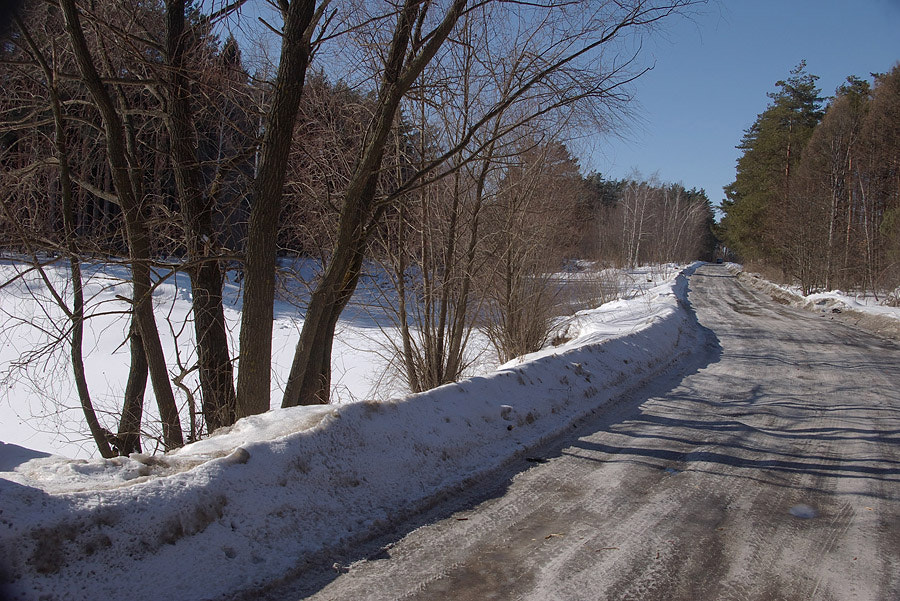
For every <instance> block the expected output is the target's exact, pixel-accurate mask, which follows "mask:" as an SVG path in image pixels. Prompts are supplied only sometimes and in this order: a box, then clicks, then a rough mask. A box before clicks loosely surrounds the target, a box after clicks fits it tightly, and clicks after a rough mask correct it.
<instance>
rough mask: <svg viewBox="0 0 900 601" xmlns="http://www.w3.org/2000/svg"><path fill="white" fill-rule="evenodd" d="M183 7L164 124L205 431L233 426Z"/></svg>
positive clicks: (172, 41) (174, 24)
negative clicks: (178, 211) (190, 303)
mask: <svg viewBox="0 0 900 601" xmlns="http://www.w3.org/2000/svg"><path fill="white" fill-rule="evenodd" d="M184 11H185V1H184V0H167V2H166V24H167V31H166V55H167V59H168V66H169V73H168V74H169V80H168V82H167V83H168V87H167V91H168V105H169V106H168V111H167V112H166V124H167V126H168V129H169V136H170V138H171V153H172V167H173V169H174V172H175V184H176V187H177V189H178V196H179V199H180V201H181V211H182V216H183V221H184V230H185V232H184V234H185V243H186V246H187V251H188V260H189V262H190V263H191V267H190V270H189V273H190V277H191V290H192V292H193V312H194V332H195V336H196V340H197V356H198V363H199V366H200V389H201V391H202V403H203V414H204V416H205V417H206V428H207V430H208V431H209V432H213V431H214V430H216V429H217V428H220V427H222V426H227V425H230V424H232V423H234V416H235V392H234V375H233V373H232V368H231V357H230V356H229V353H228V334H227V331H226V329H225V314H224V311H223V309H222V273H221V271H220V270H219V262H218V261H217V260H215V258H213V257H211V256H210V255H211V250H212V247H213V245H214V240H215V232H214V231H213V227H212V199H211V198H209V197H206V198H204V194H203V193H202V192H201V190H200V181H201V176H200V163H199V158H198V156H197V152H198V149H197V142H196V134H195V131H194V126H193V123H194V119H193V109H192V106H191V101H190V90H189V86H188V81H187V76H186V74H185V53H186V48H185V44H186V41H187V38H188V36H187V35H186V32H185V18H184Z"/></svg>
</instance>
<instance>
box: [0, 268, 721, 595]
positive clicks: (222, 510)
mask: <svg viewBox="0 0 900 601" xmlns="http://www.w3.org/2000/svg"><path fill="white" fill-rule="evenodd" d="M692 268H693V267H691V268H688V270H690V269H692ZM103 271H104V270H102V269H99V268H98V270H97V273H98V274H99V273H101V272H103ZM657 274H658V272H657ZM644 275H649V272H647V273H646V274H641V275H640V276H639V278H638V279H643V276H644ZM666 275H667V276H668V277H667V278H665V281H661V282H660V281H655V280H654V278H653V277H652V275H650V277H648V278H647V279H650V280H654V281H650V282H646V280H643V281H644V287H643V289H642V291H641V293H640V294H638V295H637V296H634V297H633V298H630V299H628V300H618V301H615V302H609V303H606V304H603V305H602V306H600V307H599V308H596V309H591V310H587V311H582V312H579V313H578V314H576V315H575V316H574V317H573V318H571V319H570V320H567V322H566V328H565V332H566V338H567V339H568V342H566V343H564V344H562V345H560V346H557V347H551V348H547V349H544V350H542V351H539V352H537V353H534V354H532V355H528V356H526V357H522V358H519V359H517V360H515V361H512V362H510V363H508V364H506V365H503V366H500V367H499V368H498V369H496V370H493V371H489V370H488V369H487V368H485V367H484V365H485V363H484V362H482V368H481V369H482V372H483V373H481V375H476V376H475V377H472V378H469V379H467V380H464V381H461V382H459V383H456V384H448V385H445V386H442V387H440V388H437V389H435V390H432V391H429V392H426V393H422V394H417V395H407V396H399V397H394V398H391V399H388V400H354V401H352V402H345V403H341V404H336V405H327V406H315V407H296V408H291V409H273V410H271V411H269V412H267V413H265V414H262V415H258V416H253V417H249V418H245V419H242V420H240V421H239V422H237V423H236V424H235V425H234V426H232V427H230V428H228V429H223V430H220V431H217V432H216V433H215V434H214V435H212V436H210V437H208V438H205V439H202V440H200V441H197V442H194V443H192V444H189V445H187V446H185V447H183V448H181V449H178V450H176V451H173V452H170V453H167V454H165V455H151V454H133V455H131V456H129V457H123V458H115V459H109V460H103V459H82V458H66V457H63V456H60V455H58V454H57V455H54V454H51V453H49V452H47V451H46V449H40V448H39V449H36V450H33V449H32V448H28V447H29V446H32V447H33V446H34V445H28V444H24V443H23V442H14V441H11V439H9V438H7V436H8V433H9V431H10V428H9V427H8V426H7V425H6V417H5V415H4V419H3V421H4V428H3V432H2V436H3V440H4V441H5V442H4V443H3V444H2V446H0V549H2V559H0V561H2V565H0V582H2V583H5V584H4V586H5V588H4V589H2V592H3V594H4V595H5V597H4V598H12V599H32V598H34V599H40V598H48V599H50V598H65V599H100V598H107V597H113V596H115V597H118V596H121V594H122V591H123V590H127V591H128V593H127V594H128V597H129V598H131V599H135V600H142V599H160V598H184V599H189V598H190V599H207V598H216V597H219V596H222V595H226V594H228V593H232V592H234V591H238V590H245V589H252V588H254V587H257V586H262V585H264V584H265V583H267V582H271V581H273V580H276V579H278V578H279V577H280V576H283V575H284V574H286V573H290V572H291V571H292V570H297V569H299V568H301V567H302V566H303V565H304V563H305V562H306V561H308V560H310V559H311V558H314V557H317V558H321V557H322V556H323V554H328V553H329V552H335V551H340V550H342V549H346V548H348V547H350V546H352V545H353V544H354V543H356V542H358V541H360V540H362V539H364V538H366V537H367V536H371V535H372V534H373V533H376V532H378V531H380V530H382V529H384V528H386V527H388V526H390V524H392V523H396V522H397V521H398V520H401V519H403V518H404V517H405V516H409V515H410V514H412V513H413V512H415V511H417V510H420V509H422V508H423V507H426V506H428V505H429V504H430V503H434V502H435V501H437V500H439V499H440V498H442V497H444V496H446V495H448V494H453V492H454V491H456V490H459V489H460V488H462V487H465V486H467V485H468V484H470V483H472V482H473V481H475V480H477V479H479V478H483V477H485V476H487V475H488V474H490V473H491V472H493V471H494V470H496V469H497V468H498V467H499V466H501V465H503V464H504V463H505V462H508V461H510V460H513V459H514V458H516V457H519V456H521V455H522V454H523V453H526V452H527V451H528V449H531V448H533V447H535V446H536V445H538V444H540V443H541V442H542V441H545V440H547V439H549V438H551V437H553V436H555V435H558V434H559V433H561V432H562V431H564V430H566V429H567V428H569V427H570V426H571V424H572V423H573V422H574V421H576V420H578V419H579V418H581V417H583V416H585V415H587V414H589V413H591V412H592V411H594V410H596V409H597V408H598V407H600V406H602V405H604V404H606V403H608V402H610V401H612V400H614V399H616V398H618V397H620V396H622V395H623V394H625V393H626V392H627V391H629V390H631V389H633V388H635V387H636V386H639V385H640V384H642V383H643V382H645V381H647V380H648V379H650V378H653V377H654V376H655V375H657V374H659V373H660V372H662V371H663V370H665V369H667V368H669V367H670V366H672V365H673V364H675V363H677V362H679V361H681V360H683V359H684V358H686V357H687V356H688V355H689V354H690V353H692V352H693V351H694V350H695V349H696V348H697V346H698V345H700V344H703V342H704V338H703V334H702V330H701V328H700V327H699V326H698V324H697V322H696V320H695V318H694V317H693V314H692V312H691V311H690V310H689V305H688V303H687V296H686V295H687V280H686V278H685V274H684V273H683V272H682V273H679V270H677V269H676V270H671V271H670V272H669V273H668V274H666ZM97 277H98V278H100V275H97ZM104 277H109V276H108V274H107V276H104ZM110 286H111V284H110V281H109V280H104V284H103V286H101V287H102V288H103V289H104V292H102V294H106V290H108V289H109V287H110ZM171 286H172V289H171V290H168V291H166V290H165V289H163V288H162V287H161V288H160V290H158V292H157V299H158V300H160V303H159V307H160V309H161V310H167V311H173V312H177V311H183V310H184V307H185V306H186V303H187V300H188V298H187V297H185V296H184V289H183V288H181V287H180V286H178V285H177V282H175V283H172V284H171ZM651 286H652V287H651ZM112 287H113V288H114V287H115V286H114V285H113V286H112ZM10 295H11V294H10ZM167 295H168V296H167ZM5 296H8V295H7V294H6V291H4V293H3V295H0V301H2V303H3V305H2V307H3V311H5V312H6V315H7V316H8V317H9V316H10V315H11V314H13V312H12V310H11V309H10V308H9V305H8V304H7V300H6V299H4V297H5ZM16 298H19V299H21V298H22V297H21V296H19V297H16ZM173 299H174V300H173ZM178 299H181V300H178ZM10 302H12V301H10ZM16 302H21V301H16ZM110 302H112V301H110ZM19 308H21V305H20V306H19ZM238 309H239V307H236V308H232V309H230V311H234V313H233V314H230V315H229V320H234V319H235V315H236V312H237V310H238ZM107 310H108V309H107ZM278 315H279V316H278V320H277V321H276V324H275V331H276V333H277V332H279V330H280V329H285V330H290V333H291V334H293V337H292V336H290V335H288V334H287V333H285V335H284V341H283V342H279V343H277V344H276V345H275V348H276V352H277V349H282V352H285V356H286V358H285V357H281V359H280V361H281V363H279V360H276V364H277V365H283V363H285V362H286V363H288V364H289V361H290V351H291V350H292V346H291V343H290V342H289V341H290V340H295V339H296V327H297V320H296V318H295V317H294V316H293V315H290V314H289V312H288V311H287V310H286V309H285V310H283V311H281V312H278ZM37 317H38V316H34V319H37ZM102 319H105V318H104V317H98V318H96V320H94V321H95V323H96V324H98V325H95V326H94V327H95V330H94V332H95V333H99V335H98V337H97V338H96V339H92V340H93V342H91V344H92V345H94V346H92V355H91V356H92V357H93V356H94V354H96V355H98V357H97V358H96V360H97V363H96V364H94V366H93V367H91V368H90V371H89V375H90V377H92V378H97V377H98V372H97V371H96V370H102V369H105V370H108V371H107V377H108V378H109V380H110V381H117V380H116V378H118V377H120V376H121V374H120V373H119V372H118V371H115V370H116V369H118V368H114V367H113V366H112V361H111V359H110V357H109V356H106V353H111V355H115V353H125V351H124V350H121V349H118V348H116V346H115V345H116V340H118V344H119V345H120V344H121V341H122V340H123V339H124V330H123V329H121V327H122V326H123V324H122V323H120V322H118V321H115V320H117V319H121V316H115V315H113V316H111V317H110V319H112V320H113V321H112V322H110V323H106V324H104V325H102V326H100V325H99V324H100V323H101V320H102ZM362 321H364V320H357V321H355V322H354V321H352V320H351V321H349V322H347V323H345V324H344V326H345V327H344V328H343V329H342V331H341V334H342V336H344V337H345V339H346V338H348V337H349V338H351V339H353V338H354V336H355V335H356V334H355V332H357V331H358V330H360V329H363V330H364V329H365V327H364V326H365V325H367V324H361V322H362ZM286 324H287V325H286ZM368 325H371V324H368ZM370 329H375V328H370ZM375 330H376V331H377V329H375ZM23 331H25V330H23ZM104 334H108V335H109V336H110V338H111V341H110V342H104V341H103V340H102V338H103V335H104ZM348 334H349V336H348ZM182 335H183V334H182ZM365 337H366V339H367V340H371V339H372V338H373V337H374V336H373V335H372V332H371V331H370V332H368V333H366V334H365ZM355 340H356V343H357V344H358V342H359V340H360V338H357V339H355ZM15 342H16V341H14V340H6V341H4V349H3V351H4V352H7V349H8V346H9V345H10V344H13V343H15ZM169 344H170V345H171V344H174V343H172V342H171V341H169ZM351 346H352V345H348V346H347V347H344V348H346V349H347V351H346V352H347V353H348V354H349V353H350V352H351V350H353V351H354V352H356V353H359V354H358V355H352V358H348V357H345V358H344V362H343V363H344V364H347V365H349V366H350V367H355V368H357V369H362V370H363V371H366V370H369V372H370V373H371V371H372V369H373V368H372V367H371V364H372V361H371V359H368V360H366V359H364V358H363V357H364V355H363V352H364V351H362V350H360V348H359V347H357V348H356V349H351V348H350V347H351ZM168 349H169V350H171V349H172V346H169V347H168ZM284 349H287V350H286V351H284ZM336 349H337V353H339V354H340V353H341V352H342V351H341V350H339V347H336ZM370 349H371V347H370ZM368 353H369V355H373V354H374V355H377V353H373V352H372V350H369V351H368ZM6 360H8V359H7V357H6V356H4V361H6ZM356 362H358V363H359V364H358V365H356V364H355V363H356ZM338 364H339V369H340V365H341V362H338ZM277 369H278V367H276V371H277ZM380 369H382V368H380V367H377V368H374V370H375V371H376V372H377V371H378V370H380ZM58 373H60V374H61V373H62V372H61V371H58ZM368 378H369V382H371V381H372V378H371V376H368ZM361 379H363V380H365V379H366V377H363V378H361ZM375 379H377V378H375ZM276 386H277V382H276ZM148 396H149V395H148ZM7 397H9V395H7ZM359 398H367V396H366V395H365V394H364V393H363V394H361V395H360V397H359ZM9 402H10V399H9V398H7V399H6V400H5V401H4V403H9ZM148 404H150V402H149V401H148ZM4 406H5V405H4ZM5 411H6V409H4V412H5Z"/></svg>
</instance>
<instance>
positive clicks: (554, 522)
mask: <svg viewBox="0 0 900 601" xmlns="http://www.w3.org/2000/svg"><path fill="white" fill-rule="evenodd" d="M690 289H691V293H690V296H689V298H690V302H691V303H692V305H693V308H694V309H695V310H696V312H697V315H698V317H699V320H700V322H701V324H703V325H704V326H705V327H706V328H708V329H709V332H708V334H709V337H710V342H711V345H710V347H709V349H710V350H709V352H708V353H706V354H704V353H700V355H701V358H700V360H699V362H698V363H697V364H696V365H695V366H694V367H695V371H693V372H692V373H689V374H687V375H685V374H683V373H682V374H672V375H670V376H669V377H668V379H666V378H663V379H662V380H659V381H657V382H655V383H654V384H652V385H651V386H650V387H649V388H645V389H644V390H643V391H642V392H641V393H640V396H639V397H638V398H631V399H622V400H621V402H619V403H618V404H617V405H616V406H615V407H612V408H610V409H608V410H606V412H605V414H604V415H602V416H599V417H596V418H593V420H592V421H590V422H586V423H583V424H581V425H580V426H579V428H578V429H577V430H575V431H574V433H573V434H572V436H571V437H569V438H567V439H565V440H561V441H558V442H557V443H556V444H555V445H553V446H549V447H545V448H544V449H542V450H541V451H540V452H538V453H536V455H535V456H529V457H528V458H527V460H526V459H523V460H522V461H521V462H520V463H519V465H518V466H514V469H513V470H512V471H510V472H509V473H506V474H505V475H503V474H501V477H500V478H498V479H497V480H496V481H494V482H492V483H487V484H485V485H484V486H483V487H482V488H481V489H479V490H473V491H471V492H470V494H469V495H467V496H466V498H457V499H454V500H452V501H451V502H449V503H447V504H445V505H442V506H440V507H437V508H435V509H434V510H433V511H431V512H430V514H428V515H424V516H419V517H418V518H417V519H416V520H414V521H413V522H410V523H407V524H406V526H405V527H404V529H403V530H402V531H400V532H396V533H394V534H393V535H390V536H387V537H385V538H383V539H380V540H377V541H373V542H372V543H371V544H370V545H369V546H368V547H367V548H361V549H357V550H356V553H354V554H353V555H352V556H348V557H347V558H346V561H345V562H344V563H338V564H335V565H334V566H330V565H329V566H318V567H311V568H310V569H308V570H306V571H304V572H301V573H299V574H297V575H296V577H294V578H293V579H292V580H291V581H290V582H287V583H285V584H282V585H281V586H280V587H278V588H275V589H272V590H270V591H269V592H268V597H265V598H268V599H278V600H283V599H300V598H307V597H309V598H311V599H318V600H324V599H335V600H337V599H366V600H379V599H385V600H387V599H404V600H413V599H416V600H435V599H454V600H456V601H468V600H470V601H486V600H490V599H503V600H510V599H527V600H534V601H546V600H551V599H552V600H567V599H571V600H579V601H583V600H585V599H609V600H619V599H636V600H637V599H640V600H644V601H648V600H652V599H666V600H677V599H684V600H689V599H690V600H694V599H704V600H711V599H742V600H755V599H758V600H767V601H769V600H777V599H790V600H798V599H820V600H829V599H834V600H838V599H841V600H846V599H854V600H857V601H861V600H866V599H872V600H884V599H900V351H898V348H897V346H896V345H894V344H892V343H889V342H883V341H881V340H877V339H873V338H871V337H870V336H868V335H866V334H863V333H861V332H859V331H857V330H854V329H851V328H849V327H846V326H843V325H841V324H838V323H836V322H834V321H831V320H830V319H829V317H828V316H813V315H810V314H809V313H806V312H802V311H799V310H794V309H790V308H787V307H783V306H781V305H778V304H775V303H773V302H772V301H770V300H768V298H764V297H762V296H760V295H759V294H757V293H752V292H748V291H747V290H745V289H744V288H742V287H741V286H740V285H739V284H738V283H737V281H736V280H735V278H734V277H732V276H731V274H729V272H728V271H727V270H726V269H725V268H724V267H723V266H716V265H708V266H704V267H702V268H700V269H699V270H698V271H697V272H696V273H695V274H694V275H693V276H692V277H691V279H690ZM515 469H518V470H519V473H518V474H514V473H513V472H514V471H515ZM254 597H256V595H254Z"/></svg>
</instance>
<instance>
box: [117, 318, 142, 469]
mask: <svg viewBox="0 0 900 601" xmlns="http://www.w3.org/2000/svg"><path fill="white" fill-rule="evenodd" d="M129 346H130V347H131V368H130V369H129V370H128V381H127V382H126V383H125V400H124V403H123V405H122V415H121V416H120V418H119V431H118V433H117V434H116V439H117V443H118V451H119V454H120V455H130V454H131V453H140V452H141V419H142V416H143V413H144V392H145V391H146V389H147V375H148V373H149V370H148V367H147V355H146V353H145V352H144V342H143V341H142V340H141V334H140V332H139V331H138V327H137V324H136V323H132V326H131V332H130V333H129Z"/></svg>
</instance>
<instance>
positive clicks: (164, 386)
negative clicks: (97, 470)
mask: <svg viewBox="0 0 900 601" xmlns="http://www.w3.org/2000/svg"><path fill="white" fill-rule="evenodd" d="M60 7H61V8H62V11H63V17H64V19H65V24H66V31H67V33H68V34H69V38H70V40H71V42H72V49H73V51H74V54H75V60H76V63H77V64H78V69H79V71H80V73H81V76H82V78H83V79H84V83H85V85H86V87H87V89H88V91H89V92H90V94H91V97H92V98H93V99H94V102H95V103H96V104H97V108H98V110H99V111H100V115H101V117H102V120H103V128H104V133H105V135H106V144H107V150H108V153H107V154H108V160H109V165H110V170H111V172H112V179H113V186H114V188H115V190H116V194H117V196H118V198H119V202H120V204H121V207H122V212H123V216H124V220H125V232H126V236H127V238H128V246H129V251H130V255H131V271H132V285H133V289H134V298H133V299H132V303H133V308H132V311H133V312H134V319H135V321H136V322H137V325H138V330H139V332H140V334H141V340H142V342H143V345H144V352H145V353H146V356H147V364H148V366H149V371H150V381H151V383H152V384H153V391H154V393H155V395H156V400H157V403H158V406H159V414H160V419H161V421H162V429H163V444H164V445H165V448H166V449H167V450H168V449H173V448H177V447H180V446H182V445H183V444H184V437H183V434H182V431H181V420H180V418H179V416H178V407H177V405H176V404H175V396H174V394H173V393H172V385H171V383H170V382H169V375H168V370H167V368H166V362H165V355H164V354H163V350H162V344H161V342H160V339H159V331H158V330H157V327H156V318H155V316H154V314H153V298H152V280H151V277H150V263H149V260H150V235H149V232H148V231H147V227H146V221H147V211H146V207H145V206H144V203H143V202H142V201H143V199H141V200H139V199H138V197H137V196H136V194H135V190H134V187H133V182H132V177H133V176H134V174H133V173H132V171H133V169H132V168H131V166H130V165H129V164H128V157H129V156H130V155H129V153H128V149H127V146H126V143H125V130H124V127H123V122H122V119H121V118H120V116H119V114H118V113H117V112H116V109H115V106H114V104H113V101H112V98H111V97H110V95H109V92H108V91H107V89H106V87H105V86H104V84H103V81H102V80H101V78H100V74H99V73H98V72H97V68H96V66H95V64H94V61H93V58H92V56H91V53H90V50H89V49H88V46H87V41H86V40H85V37H84V31H83V30H82V28H81V19H80V16H79V14H78V9H77V8H76V7H75V2H74V0H60Z"/></svg>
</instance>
